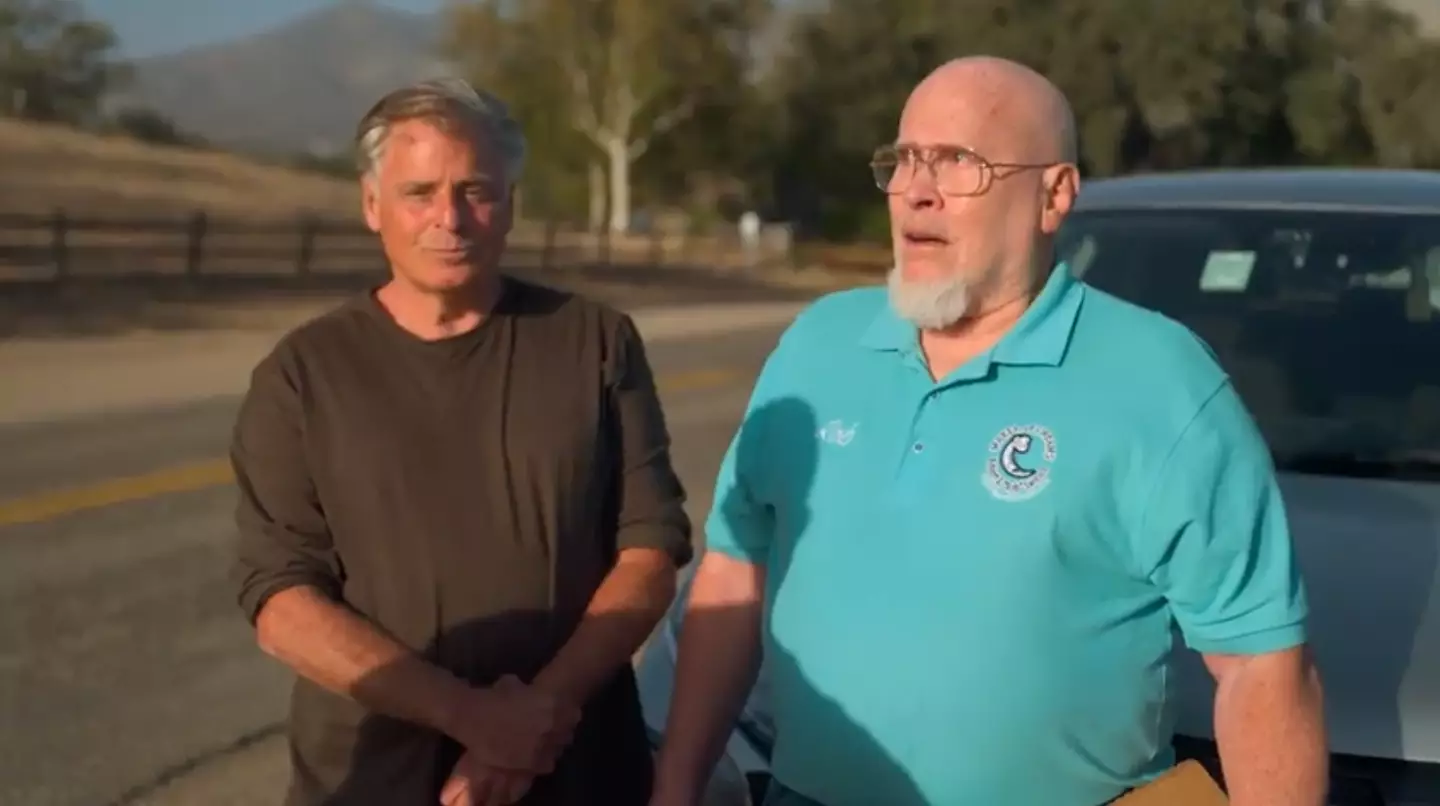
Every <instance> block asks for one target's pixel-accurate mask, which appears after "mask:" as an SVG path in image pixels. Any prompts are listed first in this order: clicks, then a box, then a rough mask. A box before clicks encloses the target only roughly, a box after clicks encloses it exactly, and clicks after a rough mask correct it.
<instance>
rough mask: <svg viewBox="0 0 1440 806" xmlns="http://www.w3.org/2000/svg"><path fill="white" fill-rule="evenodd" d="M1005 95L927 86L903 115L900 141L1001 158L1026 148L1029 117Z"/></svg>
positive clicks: (912, 98) (979, 88)
mask: <svg viewBox="0 0 1440 806" xmlns="http://www.w3.org/2000/svg"><path fill="white" fill-rule="evenodd" d="M1018 111H1019V110H1017V108H1016V104H1014V103H1013V102H1012V101H1010V100H1008V99H1007V98H1006V97H1005V96H1004V94H1003V93H1000V92H996V91H992V90H990V89H989V88H986V87H984V86H972V87H956V86H954V85H953V84H952V85H950V86H946V85H943V84H938V83H936V84H923V83H922V84H921V85H920V86H919V87H917V88H916V89H915V91H914V92H913V93H912V94H911V95H910V97H909V98H908V99H907V100H906V103H905V107H904V109H903V110H902V111H901V113H900V122H899V126H898V127H897V131H896V138H895V139H896V142H899V143H907V144H911V145H921V146H930V145H948V146H960V147H963V148H967V149H970V150H972V151H974V152H976V153H978V154H980V155H982V156H986V157H990V158H995V157H1001V156H1007V155H1008V154H1009V152H1014V151H1017V150H1020V149H1023V148H1024V147H1025V146H1024V144H1023V143H1019V142H1016V141H1017V140H1029V139H1030V138H1031V133H1030V132H1028V131H1026V129H1027V126H1026V125H1025V123H1026V121H1025V120H1024V116H1023V115H1020V114H1017V112H1018Z"/></svg>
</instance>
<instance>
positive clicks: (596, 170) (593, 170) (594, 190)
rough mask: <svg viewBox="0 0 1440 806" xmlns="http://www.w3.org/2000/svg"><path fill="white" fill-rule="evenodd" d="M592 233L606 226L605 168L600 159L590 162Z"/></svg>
mask: <svg viewBox="0 0 1440 806" xmlns="http://www.w3.org/2000/svg"><path fill="white" fill-rule="evenodd" d="M589 177H590V231H591V232H599V231H600V228H601V227H604V226H605V166H604V165H603V164H602V163H601V162H600V160H598V159H594V160H591V161H590V169H589Z"/></svg>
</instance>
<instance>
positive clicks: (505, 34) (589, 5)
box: [445, 0, 766, 231]
mask: <svg viewBox="0 0 1440 806" xmlns="http://www.w3.org/2000/svg"><path fill="white" fill-rule="evenodd" d="M765 9H766V3H765V2H764V0H588V1H587V2H576V1H575V0H528V1H525V2H521V1H519V0H476V1H475V2H456V3H452V4H451V5H450V7H449V8H448V10H447V15H448V18H449V22H448V24H447V26H446V27H447V30H448V31H449V32H450V35H449V37H448V40H447V42H446V44H445V54H446V56H447V57H448V58H450V59H451V60H452V61H454V62H456V63H458V64H460V65H461V66H462V67H463V69H464V70H465V71H466V72H467V73H468V74H470V75H471V76H472V77H473V78H475V79H477V80H478V81H480V82H481V83H483V84H485V85H486V86H488V87H489V88H491V89H492V90H493V91H496V92H497V93H498V94H500V95H502V96H503V97H505V98H507V99H508V100H509V101H510V102H512V103H513V104H514V105H515V107H516V109H517V113H518V114H519V115H520V116H521V117H522V118H523V120H524V121H525V123H526V125H527V129H528V131H529V133H530V136H531V138H532V142H533V144H534V149H535V157H536V160H535V162H536V163H537V167H536V174H532V176H533V180H532V181H531V182H530V183H528V186H529V187H531V188H535V189H538V191H539V192H538V195H541V196H542V197H545V198H546V199H547V200H549V201H554V200H555V199H556V198H557V197H558V198H559V199H560V200H561V203H562V204H564V205H565V206H567V207H570V206H572V205H573V204H574V202H575V201H576V200H577V199H576V197H577V196H578V195H580V193H583V191H581V190H579V189H578V188H577V187H576V185H575V183H574V182H573V181H570V182H567V181H566V177H574V176H586V175H589V174H591V173H598V174H600V175H603V176H604V177H605V180H606V191H607V192H606V199H605V201H606V204H607V206H608V209H609V225H610V228H611V229H613V230H616V231H624V230H627V229H629V226H630V213H631V208H632V205H633V187H634V182H633V181H632V173H633V172H632V169H633V167H634V166H635V165H636V163H637V162H638V161H640V160H641V159H642V158H643V157H645V156H646V155H647V154H648V153H650V152H651V150H652V149H653V148H654V147H655V146H656V145H657V143H659V142H660V141H662V140H663V139H665V138H671V137H674V136H676V135H678V134H680V130H681V129H682V128H684V127H685V124H687V123H689V122H692V121H695V120H697V119H706V118H707V117H708V119H710V120H711V121H712V122H713V121H714V111H715V109H716V108H717V107H719V106H723V105H724V104H725V103H726V102H727V101H733V100H734V96H735V93H736V91H737V89H742V88H745V87H746V86H747V84H746V80H745V79H746V72H747V70H746V63H747V59H748V53H749V51H750V45H751V42H752V39H753V36H752V35H753V33H754V31H755V27H756V25H757V23H758V22H759V21H761V20H763V18H764V12H765ZM702 113H709V114H708V115H706V114H702ZM709 139H711V140H713V142H714V143H720V142H723V141H724V138H723V137H722V138H715V137H714V136H713V135H711V136H710V137H709ZM670 153H671V157H672V159H677V160H678V159H684V158H689V159H696V158H700V155H702V154H703V156H704V158H706V159H709V158H714V159H716V160H720V161H723V160H724V158H725V157H726V155H725V154H724V152H723V150H714V149H701V150H698V151H697V150H696V149H685V148H675V149H672V150H671V152H670ZM577 169H578V170H577ZM533 203H534V198H533V195H532V204H533Z"/></svg>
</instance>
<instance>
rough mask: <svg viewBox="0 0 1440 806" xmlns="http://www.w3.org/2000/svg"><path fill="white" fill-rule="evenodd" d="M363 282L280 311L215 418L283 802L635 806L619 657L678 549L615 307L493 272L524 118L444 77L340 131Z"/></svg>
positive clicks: (629, 677)
mask: <svg viewBox="0 0 1440 806" xmlns="http://www.w3.org/2000/svg"><path fill="white" fill-rule="evenodd" d="M357 146H358V150H359V167H360V173H361V194H362V206H363V211H364V216H365V220H366V222H367V223H368V224H369V226H370V228H371V229H372V230H374V231H375V232H376V233H377V234H378V236H379V239H380V242H381V244H382V246H383V248H384V252H385V255H386V257H387V259H388V261H389V264H390V270H391V271H390V275H391V276H390V278H389V279H388V281H386V282H384V283H383V284H381V285H379V286H378V287H375V288H372V289H370V290H369V291H367V292H366V293H363V294H358V295H356V297H355V298H354V299H352V300H350V301H348V302H346V303H344V304H342V305H340V306H339V307H338V308H336V309H335V310H333V311H331V312H329V313H326V314H324V315H322V316H320V317H318V318H316V319H314V320H313V321H310V322H308V323H306V324H304V325H303V326H301V327H299V328H297V329H296V330H294V331H292V332H291V333H289V334H287V335H286V336H285V337H284V338H283V339H281V341H280V342H279V343H278V344H277V345H276V347H275V348H274V350H273V351H272V352H271V353H270V354H269V355H267V356H266V357H265V358H264V359H263V360H262V361H260V363H259V364H258V365H257V366H256V368H255V370H254V373H253V376H252V378H251V383H250V388H249V390H248V392H247V394H246V396H245V399H244V402H243V404H242V406H241V409H240V413H239V416H238V419H237V422H236V424H235V428H234V434H233V441H232V449H231V456H232V462H233V465H234V469H235V475H236V479H237V482H238V487H239V492H240V501H239V506H238V512H237V521H238V525H239V531H240V536H239V543H238V548H237V558H236V560H237V561H236V564H235V581H236V585H237V592H238V597H239V601H240V604H241V607H242V608H243V610H244V612H245V614H246V616H247V617H248V618H249V619H250V621H251V623H252V624H253V625H254V627H255V630H256V634H257V638H258V641H259V644H260V646H261V647H262V648H263V649H264V650H265V651H266V652H268V653H269V654H271V655H272V656H274V657H276V658H278V659H279V660H280V661H282V662H284V663H285V664H287V665H289V666H290V667H291V668H292V669H294V670H295V672H296V673H297V680H296V683H295V688H294V693H293V698H292V705H291V715H290V745H291V762H292V778H291V783H290V787H289V792H288V796H287V799H286V803H287V804H288V805H289V806H322V804H323V806H360V804H377V805H378V804H384V805H385V806H429V804H437V803H438V804H444V806H495V805H501V806H503V805H505V804H511V803H516V802H520V803H527V804H536V805H537V806H541V805H542V804H543V805H546V806H549V805H552V804H553V805H554V806H568V805H569V804H588V803H594V802H596V801H595V798H596V797H597V796H598V795H597V793H603V800H604V802H605V803H613V804H617V806H623V805H624V804H630V805H631V806H640V804H643V803H645V801H646V800H647V798H648V796H649V792H650V783H651V760H650V751H649V743H648V741H647V737H646V733H645V727H644V723H643V721H642V719H641V715H640V709H639V701H638V695H637V692H636V690H635V681H634V677H633V672H632V671H631V668H630V665H629V660H630V658H631V656H632V655H633V654H634V652H635V651H636V649H637V648H638V647H639V646H640V644H641V643H642V642H643V641H644V639H645V638H646V636H647V635H648V634H649V633H650V631H651V629H652V627H653V626H654V624H655V623H656V622H657V621H658V619H659V618H660V616H661V615H662V614H663V612H664V610H665V608H666V606H667V605H668V604H669V602H670V600H671V597H672V596H673V594H674V589H675V569H676V567H678V566H681V565H684V564H685V563H686V562H687V561H688V559H689V557H690V542H689V531H690V525H689V522H688V520H687V518H686V515H685V511H684V509H683V502H684V492H683V490H682V488H681V485H680V482H679V480H678V479H677V477H676V474H675V473H674V471H673V469H672V466H671V461H670V456H669V437H668V434H667V428H666V425H665V421H664V418H663V416H662V413H661V409H660V403H659V400H658V396H657V393H656V389H655V384H654V380H653V377H652V374H651V370H650V366H649V363H648V361H647V359H646V355H645V349H644V345H643V343H642V341H641V338H640V336H639V334H638V333H637V331H636V329H635V326H634V323H633V322H632V321H631V320H630V318H629V317H627V316H625V315H623V314H620V313H618V312H616V311H614V310H612V309H610V308H608V307H605V306H603V305H600V304H597V303H595V302H591V301H587V300H585V299H582V298H580V297H578V296H575V295H572V294H568V293H563V292H560V291H556V290H551V289H547V288H543V287H540V286H537V285H533V284H530V283H526V282H521V281H519V280H518V279H515V278H513V277H508V276H506V275H505V274H504V273H502V272H501V271H500V269H499V262H500V258H501V255H502V253H503V252H504V250H505V245H506V239H507V235H508V234H509V231H510V228H511V224H512V216H513V199H514V189H515V183H516V181H517V179H518V178H519V176H520V172H521V170H522V168H523V166H524V161H525V140H524V137H523V135H522V133H521V131H520V129H519V127H518V126H517V124H516V123H515V122H514V121H513V120H512V119H511V118H510V116H509V113H508V111H507V109H506V106H505V104H503V103H501V102H500V101H499V100H498V99H496V98H494V97H491V96H489V95H487V94H485V93H483V92H478V91H476V90H475V89H473V88H471V87H470V86H469V85H467V84H465V83H464V82H459V81H432V82H425V83H421V84H417V85H415V86H411V87H407V88H404V89H400V90H397V91H395V92H393V93H391V94H389V95H387V96H385V97H384V98H382V99H381V100H380V101H379V102H378V103H377V104H376V105H375V106H374V107H373V108H372V109H371V110H370V111H369V112H368V113H367V114H366V115H365V116H364V119H363V120H362V121H361V123H360V126H359V131H358V133H357Z"/></svg>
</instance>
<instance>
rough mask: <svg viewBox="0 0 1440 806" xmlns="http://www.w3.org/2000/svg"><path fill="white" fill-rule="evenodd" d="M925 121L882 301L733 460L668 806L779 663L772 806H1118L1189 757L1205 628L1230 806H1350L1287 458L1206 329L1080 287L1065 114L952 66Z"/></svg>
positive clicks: (806, 363)
mask: <svg viewBox="0 0 1440 806" xmlns="http://www.w3.org/2000/svg"><path fill="white" fill-rule="evenodd" d="M898 129H899V130H898V132H897V135H898V136H897V137H896V139H895V141H894V142H892V143H887V144H883V145H881V146H880V147H879V148H877V150H876V151H875V153H874V156H873V158H872V161H871V165H870V167H871V169H872V171H873V172H874V179H875V183H876V186H877V189H878V190H879V191H880V192H881V193H883V194H884V198H885V199H886V201H887V203H888V205H889V212H890V219H891V230H892V234H893V239H894V244H895V258H896V265H895V269H894V271H893V273H892V274H891V277H890V282H889V288H888V291H887V289H885V288H869V289H857V290H852V291H845V292H840V293H837V294H833V295H830V296H827V297H825V298H824V299H822V300H820V301H819V302H816V303H815V304H814V305H812V306H811V307H810V308H809V309H808V310H806V311H805V312H804V313H802V314H801V315H800V317H799V318H798V319H797V321H796V322H795V323H794V324H793V325H792V326H791V327H790V329H789V330H788V331H787V332H786V333H785V334H784V336H783V337H782V338H781V340H780V343H779V345H778V346H777V347H776V349H775V351H774V352H773V353H772V354H771V356H770V358H769V360H768V361H767V362H766V365H765V369H764V370H763V371H762V373H761V375H760V378H759V380H758V381H757V382H756V385H755V390H754V394H753V396H752V398H751V403H750V408H749V411H748V412H747V414H746V417H745V420H744V422H743V423H742V424H741V426H740V429H739V432H738V433H737V434H736V436H735V439H734V441H733V442H732V446H731V448H730V450H729V451H728V452H727V454H726V457H725V460H724V462H723V464H722V466H721V470H720V473H719V478H718V480H717V482H716V488H715V496H714V500H715V507H714V509H713V510H712V511H711V514H710V518H709V520H708V522H707V523H706V529H705V531H706V548H707V550H706V552H705V555H704V557H703V559H701V561H700V563H699V565H698V568H697V570H696V572H695V576H694V581H693V587H692V588H691V592H690V602H689V605H688V612H689V615H688V616H687V617H686V619H685V621H684V623H683V627H682V629H681V633H680V640H679V649H678V653H677V654H678V661H677V670H676V684H675V691H674V695H673V698H672V701H671V704H670V709H669V714H668V721H667V729H666V731H665V736H664V742H663V744H662V749H661V755H660V762H659V769H658V776H657V781H656V794H655V798H654V799H653V801H652V803H653V804H654V806H694V804H695V802H696V797H697V792H699V790H700V787H702V786H703V784H704V782H705V780H706V779H707V778H708V776H709V772H710V769H711V768H712V767H713V766H714V763H715V760H716V757H717V755H718V754H719V752H720V748H721V747H722V746H723V740H724V738H725V737H726V736H727V735H728V734H729V732H730V731H731V730H732V726H733V725H734V722H735V717H736V715H737V713H738V712H739V710H740V708H741V706H742V703H744V701H745V694H746V692H747V691H748V689H749V686H750V683H751V680H752V679H754V675H755V672H756V667H757V665H758V663H759V660H760V657H761V651H760V650H761V646H762V639H763V646H764V650H765V652H764V655H765V660H766V663H767V664H768V666H767V672H768V676H767V679H766V682H767V684H768V685H767V697H768V701H769V704H770V708H771V711H772V720H771V721H772V723H773V730H774V737H775V739H774V747H773V751H772V752H773V755H772V758H771V764H770V769H771V771H772V772H773V774H774V779H773V782H774V788H773V789H772V794H771V795H770V796H769V800H767V806H816V804H820V805H821V806H849V805H850V804H854V805H855V806H860V805H861V804H864V805H865V806H868V805H869V804H886V806H928V804H972V803H973V804H985V806H1100V804H1108V803H1111V802H1113V801H1114V800H1115V799H1116V798H1117V797H1120V796H1122V795H1123V794H1124V793H1126V792H1127V791H1128V790H1132V789H1137V788H1141V787H1143V786H1145V785H1146V784H1148V783H1149V782H1151V781H1153V780H1155V779H1156V778H1157V777H1159V776H1161V775H1162V774H1164V773H1165V772H1166V771H1167V770H1168V769H1170V768H1171V767H1172V766H1173V764H1174V762H1175V753H1174V750H1173V748H1172V746H1171V744H1172V743H1171V734H1170V728H1171V719H1170V717H1171V716H1172V715H1171V714H1170V713H1168V712H1167V711H1168V708H1167V701H1166V695H1167V685H1168V684H1169V682H1170V679H1169V675H1168V669H1169V664H1170V663H1171V650H1172V632H1171V629H1172V626H1178V627H1179V630H1180V633H1181V634H1182V635H1183V637H1184V640H1185V641H1186V642H1187V643H1188V644H1189V645H1190V646H1191V647H1193V648H1195V649H1196V650H1198V651H1199V653H1200V654H1201V656H1202V657H1203V658H1204V661H1205V664H1206V666H1207V667H1208V668H1209V670H1210V672H1211V673H1212V674H1213V675H1214V677H1215V679H1216V682H1217V693H1216V696H1215V713H1214V717H1215V719H1214V722H1215V728H1216V735H1217V738H1218V744H1219V748H1220V755H1221V760H1222V762H1223V766H1224V772H1225V776H1226V782H1227V783H1228V785H1229V794H1230V796H1231V799H1232V802H1233V803H1234V804H1235V806H1323V804H1324V803H1325V789H1326V785H1327V783H1326V759H1327V757H1326V743H1325V731H1324V722H1323V718H1322V708H1321V704H1322V697H1321V694H1320V688H1319V677H1318V674H1317V673H1316V671H1315V668H1314V666H1313V664H1312V662H1311V658H1310V654H1309V652H1308V651H1307V649H1306V620H1307V614H1308V610H1307V604H1306V599H1305V588H1304V585H1303V583H1302V580H1301V577H1300V571H1299V568H1298V565H1297V563H1296V561H1295V557H1294V553H1293V550H1292V546H1291V542H1290V535H1289V531H1288V527H1287V523H1286V519H1285V508H1284V502H1283V501H1282V499H1281V496H1280V490H1279V487H1278V485H1277V483H1276V479H1275V473H1274V468H1273V467H1272V465H1271V463H1270V454H1269V451H1268V449H1267V447H1266V445H1265V443H1264V441H1263V439H1262V438H1261V436H1260V434H1259V432H1258V430H1257V429H1256V427H1255V424H1254V422H1253V421H1252V419H1251V417H1250V415H1249V413H1248V412H1247V411H1246V410H1245V408H1244V406H1243V405H1242V403H1241V401H1240V398H1239V397H1238V395H1237V394H1236V392H1235V390H1234V388H1233V387H1232V386H1231V384H1230V382H1229V379H1228V378H1227V377H1226V376H1225V373H1224V372H1223V371H1222V370H1221V369H1220V367H1219V366H1218V365H1217V364H1216V362H1215V359H1214V357H1213V355H1212V354H1211V353H1210V351H1209V350H1208V349H1207V348H1206V347H1205V345H1204V344H1203V343H1201V341H1200V340H1199V339H1198V338H1197V337H1196V336H1195V335H1194V334H1193V333H1191V332H1190V331H1188V330H1187V329H1185V328H1184V327H1183V326H1181V325H1180V324H1179V323H1177V322H1175V321H1173V320H1170V319H1167V318H1165V317H1163V316H1161V315H1159V314H1157V313H1154V312H1151V311H1147V310H1143V309H1141V308H1138V307H1136V306H1134V305H1131V304H1129V303H1126V302H1124V301H1122V300H1120V299H1119V298H1117V297H1114V296H1110V295H1108V294H1104V293H1102V292H1100V291H1099V290H1098V289H1095V288H1090V287H1088V286H1086V284H1085V283H1083V282H1082V281H1080V280H1079V279H1077V278H1076V277H1074V276H1073V274H1072V272H1071V270H1070V268H1069V267H1067V266H1066V265H1064V264H1063V263H1057V261H1056V250H1055V238H1056V234H1057V232H1058V231H1059V229H1060V227H1061V224H1062V222H1063V221H1064V220H1065V217H1066V215H1067V214H1068V213H1069V212H1070V210H1071V208H1072V206H1073V205H1074V203H1075V200H1076V197H1077V194H1078V193H1079V186H1080V177H1079V172H1078V169H1077V167H1076V147H1075V138H1074V124H1073V122H1072V118H1071V115H1070V112H1069V106H1068V104H1067V103H1066V101H1065V99H1064V97H1063V96H1062V95H1061V93H1060V91H1059V90H1058V89H1057V88H1056V87H1054V86H1053V85H1052V84H1051V83H1050V82H1049V81H1047V80H1046V79H1045V78H1044V77H1043V76H1041V75H1039V74H1038V73H1036V72H1035V71H1033V70H1030V69H1029V68H1026V67H1024V66H1022V65H1019V64H1016V63H1014V62H1010V61H1007V60H1003V59H997V58H991V57H970V58H964V59H957V60H955V61H952V62H949V63H947V64H945V65H942V66H941V67H939V68H937V69H936V70H934V71H933V72H932V73H931V74H930V75H929V76H928V77H926V78H925V79H924V80H923V81H922V82H920V84H919V85H918V86H917V87H916V88H915V89H914V91H913V92H912V93H911V95H910V97H909V99H908V100H907V102H906V104H905V108H904V110H903V112H902V113H901V116H900V121H899V127H898ZM1163 269H1164V267H1163V266H1160V267H1157V270H1163ZM787 412H789V413H788V414H787ZM797 412H809V415H808V416H802V415H799V414H797ZM807 419H808V420H810V421H811V422H812V423H816V424H818V423H825V425H824V426H823V427H821V428H819V429H818V431H817V429H816V428H815V427H814V426H813V425H812V426H811V427H809V428H805V427H797V423H804V422H805V421H806V420H807ZM762 603H763V606H762Z"/></svg>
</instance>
